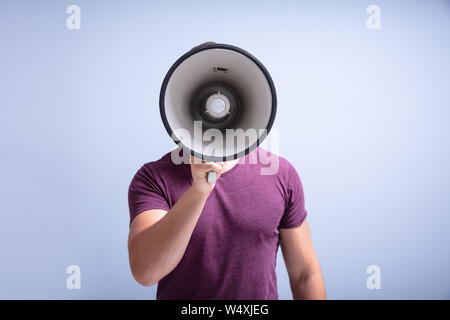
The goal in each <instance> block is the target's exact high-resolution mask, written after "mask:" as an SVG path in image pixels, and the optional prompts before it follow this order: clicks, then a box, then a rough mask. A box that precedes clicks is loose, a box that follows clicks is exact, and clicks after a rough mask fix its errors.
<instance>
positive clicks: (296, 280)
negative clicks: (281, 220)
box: [280, 220, 326, 300]
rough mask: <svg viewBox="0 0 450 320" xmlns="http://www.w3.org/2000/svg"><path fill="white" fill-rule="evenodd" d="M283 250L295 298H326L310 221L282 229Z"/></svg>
mask: <svg viewBox="0 0 450 320" xmlns="http://www.w3.org/2000/svg"><path fill="white" fill-rule="evenodd" d="M280 238H281V250H282V252H283V257H284V260H285V264H286V269H287V271H288V274H289V282H290V284H291V290H292V295H293V297H294V299H296V300H300V299H306V300H313V299H326V293H325V285H324V281H323V276H322V271H321V270H320V265H319V261H318V260H317V257H316V254H315V252H314V248H313V244H312V240H311V233H310V229H309V225H308V222H307V221H306V220H305V221H304V222H303V223H302V224H301V226H299V227H297V228H292V229H280Z"/></svg>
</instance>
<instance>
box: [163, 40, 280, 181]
mask: <svg viewBox="0 0 450 320" xmlns="http://www.w3.org/2000/svg"><path fill="white" fill-rule="evenodd" d="M159 105H160V113H161V118H162V121H163V123H164V127H165V128H166V130H167V133H168V134H169V135H170V137H171V138H172V139H173V140H174V142H175V143H176V144H177V145H178V146H180V147H182V148H183V150H184V151H185V152H188V153H190V154H191V155H193V156H194V157H196V158H199V159H202V160H205V161H229V160H232V159H237V158H240V157H243V156H245V155H246V154H248V153H249V152H251V151H252V150H254V149H255V148H256V147H257V146H258V145H260V144H261V142H262V141H263V140H264V139H265V138H266V136H267V134H268V133H269V132H270V129H271V128H272V125H273V122H274V120H275V115H276V108H277V97H276V92H275V86H274V84H273V81H272V78H271V77H270V74H269V72H268V71H267V69H266V68H265V67H264V66H263V64H262V63H261V62H260V61H258V59H256V58H255V57H254V56H253V55H251V54H250V53H248V52H247V51H245V50H243V49H241V48H238V47H236V46H232V45H229V44H217V43H213V44H205V45H201V46H198V47H195V48H193V49H191V50H190V51H188V52H187V53H185V54H184V55H182V56H181V57H180V58H179V59H178V60H177V61H176V62H175V63H174V64H173V65H172V67H171V68H170V69H169V71H168V72H167V74H166V76H165V78H164V81H163V83H162V86H161V92H160V99H159ZM207 178H208V182H210V183H214V182H215V172H213V171H211V172H209V173H208V176H207Z"/></svg>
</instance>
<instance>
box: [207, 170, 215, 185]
mask: <svg viewBox="0 0 450 320" xmlns="http://www.w3.org/2000/svg"><path fill="white" fill-rule="evenodd" d="M216 179H217V173H216V172H215V171H212V170H211V171H208V173H207V174H206V180H207V181H208V183H209V184H214V183H216Z"/></svg>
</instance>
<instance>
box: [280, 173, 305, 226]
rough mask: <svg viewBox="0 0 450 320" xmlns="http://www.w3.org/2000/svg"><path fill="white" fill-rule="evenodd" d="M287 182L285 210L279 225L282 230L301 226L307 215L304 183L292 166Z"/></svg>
mask: <svg viewBox="0 0 450 320" xmlns="http://www.w3.org/2000/svg"><path fill="white" fill-rule="evenodd" d="M286 180H287V182H286V189H285V190H286V195H285V201H286V202H285V210H284V214H283V217H282V218H281V221H280V225H279V227H280V228H282V229H283V228H286V229H287V228H295V227H298V226H300V225H301V224H302V223H303V220H305V218H306V215H307V212H306V209H305V197H304V193H303V186H302V182H301V180H300V177H299V175H298V173H297V170H295V168H294V167H293V166H292V165H289V170H288V173H287V177H286Z"/></svg>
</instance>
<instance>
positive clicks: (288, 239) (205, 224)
mask: <svg viewBox="0 0 450 320" xmlns="http://www.w3.org/2000/svg"><path fill="white" fill-rule="evenodd" d="M206 44H209V43H206ZM177 152H179V150H177ZM267 155H268V154H267V152H266V151H265V150H263V149H261V148H256V149H255V150H253V151H252V152H251V153H250V154H247V155H246V156H245V157H243V158H242V159H241V160H240V161H239V163H238V160H233V161H227V162H220V163H201V162H200V163H199V162H198V161H194V159H193V158H192V157H191V163H187V164H184V163H182V164H175V163H174V162H173V161H172V157H171V154H170V153H168V154H166V155H165V156H163V157H162V158H161V159H159V160H158V161H154V162H150V163H147V164H145V165H144V166H142V167H141V169H140V170H139V171H138V172H137V173H136V175H135V176H134V178H133V180H132V182H131V184H130V188H129V207H130V233H129V240H128V249H129V258H130V266H131V271H132V274H133V276H134V278H135V279H136V281H137V282H139V283H140V284H142V285H144V286H151V285H154V284H156V283H158V291H157V299H243V300H245V299H252V300H260V299H278V292H277V281H276V273H275V263H276V255H277V250H278V247H279V245H280V244H281V248H282V252H283V256H284V260H285V264H286V268H287V271H288V274H289V279H290V285H291V289H292V294H293V297H294V299H325V298H326V294H325V288H324V283H323V278H322V273H321V270H320V266H319V263H318V260H317V258H316V255H315V253H314V249H313V246H312V241H311V235H310V230H309V226H308V222H307V221H306V210H305V203H304V194H303V188H302V184H301V181H300V178H299V176H298V174H297V172H296V170H295V168H294V167H293V166H292V165H291V164H290V163H289V162H288V161H287V160H285V159H284V158H281V157H277V156H275V155H273V154H271V155H270V157H269V159H271V160H272V161H277V164H278V170H277V171H276V173H275V174H269V175H264V174H261V171H262V170H261V169H262V167H263V164H262V163H267V162H266V160H264V161H260V159H261V158H262V157H264V156H267ZM250 159H256V160H257V161H251V160H250ZM211 170H212V171H215V172H216V173H217V180H216V182H215V184H209V183H208V182H207V179H206V175H207V173H208V172H209V171H211Z"/></svg>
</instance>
